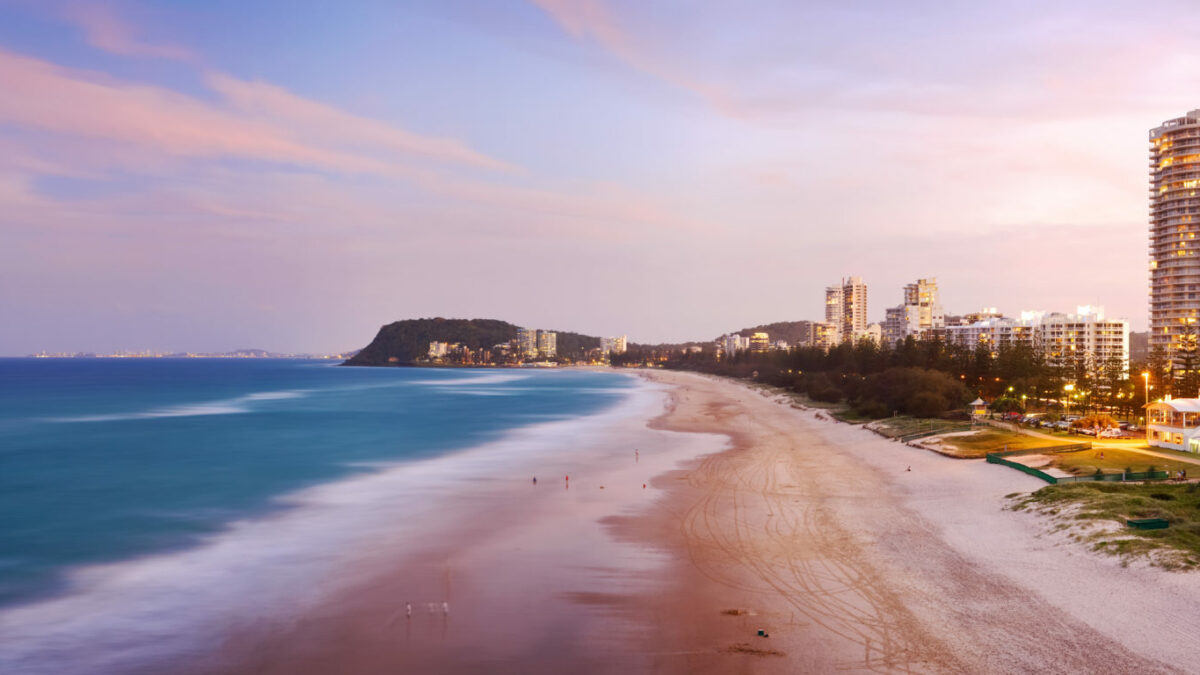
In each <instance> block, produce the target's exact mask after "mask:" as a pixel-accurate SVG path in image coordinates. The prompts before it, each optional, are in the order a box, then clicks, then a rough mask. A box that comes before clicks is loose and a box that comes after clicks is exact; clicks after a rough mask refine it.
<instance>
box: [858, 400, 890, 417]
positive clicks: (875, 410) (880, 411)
mask: <svg viewBox="0 0 1200 675" xmlns="http://www.w3.org/2000/svg"><path fill="white" fill-rule="evenodd" d="M854 411H855V412H856V413H858V414H859V415H862V416H863V417H874V418H881V417H888V416H889V415H891V414H892V411H891V410H889V409H888V407H887V406H886V405H884V404H883V403H882V402H880V401H859V402H858V404H857V405H855V406H854Z"/></svg>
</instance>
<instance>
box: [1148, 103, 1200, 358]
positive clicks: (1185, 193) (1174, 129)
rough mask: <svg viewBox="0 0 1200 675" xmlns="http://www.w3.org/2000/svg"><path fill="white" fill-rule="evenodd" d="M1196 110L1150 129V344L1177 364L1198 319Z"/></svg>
mask: <svg viewBox="0 0 1200 675" xmlns="http://www.w3.org/2000/svg"><path fill="white" fill-rule="evenodd" d="M1198 189H1200V110H1193V111H1191V112H1189V113H1188V114H1187V115H1185V116H1183V117H1178V118H1175V119H1173V120H1167V121H1166V122H1163V123H1162V124H1161V125H1159V126H1157V127H1155V128H1153V129H1151V130H1150V348H1151V349H1155V348H1158V349H1161V350H1163V352H1164V353H1165V354H1166V355H1167V356H1168V358H1170V359H1171V360H1172V361H1175V362H1176V364H1177V365H1178V361H1179V358H1178V352H1179V349H1180V345H1181V344H1182V343H1183V342H1185V341H1188V342H1191V341H1193V340H1195V334H1194V331H1195V330H1196V328H1197V327H1196V325H1195V324H1196V322H1197V320H1198V319H1200V255H1197V251H1200V240H1198V239H1197V237H1196V235H1197V232H1200V195H1197V190H1198Z"/></svg>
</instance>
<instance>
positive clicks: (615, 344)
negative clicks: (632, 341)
mask: <svg viewBox="0 0 1200 675" xmlns="http://www.w3.org/2000/svg"><path fill="white" fill-rule="evenodd" d="M628 347H629V343H628V341H626V339H625V336H624V335H622V336H621V337H606V338H600V351H601V352H603V353H605V354H624V353H625V351H626V350H627V349H628Z"/></svg>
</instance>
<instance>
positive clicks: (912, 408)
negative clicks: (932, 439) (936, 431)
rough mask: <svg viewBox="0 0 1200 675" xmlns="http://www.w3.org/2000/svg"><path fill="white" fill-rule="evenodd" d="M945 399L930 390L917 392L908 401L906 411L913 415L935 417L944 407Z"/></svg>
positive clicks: (945, 406)
mask: <svg viewBox="0 0 1200 675" xmlns="http://www.w3.org/2000/svg"><path fill="white" fill-rule="evenodd" d="M947 407H949V406H947V405H946V399H944V398H942V397H941V396H939V395H937V394H935V393H933V392H931V391H922V392H917V394H915V395H914V396H913V397H912V400H911V401H909V403H908V406H907V408H908V413H909V414H911V415H913V416H915V417H937V416H938V415H941V414H942V412H943V411H945V410H946V408H947Z"/></svg>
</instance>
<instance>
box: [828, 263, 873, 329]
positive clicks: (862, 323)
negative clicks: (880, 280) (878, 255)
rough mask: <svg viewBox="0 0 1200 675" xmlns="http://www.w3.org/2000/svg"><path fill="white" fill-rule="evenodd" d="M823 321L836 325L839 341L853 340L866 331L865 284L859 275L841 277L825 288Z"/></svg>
mask: <svg viewBox="0 0 1200 675" xmlns="http://www.w3.org/2000/svg"><path fill="white" fill-rule="evenodd" d="M825 321H826V322H827V323H832V324H834V325H836V326H837V331H838V334H837V339H838V341H839V342H855V341H857V340H858V339H860V338H862V337H864V336H865V335H866V333H867V285H866V284H865V283H863V280H862V278H861V277H850V278H848V279H842V282H841V284H840V285H838V286H829V287H827V288H826V289H825Z"/></svg>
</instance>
